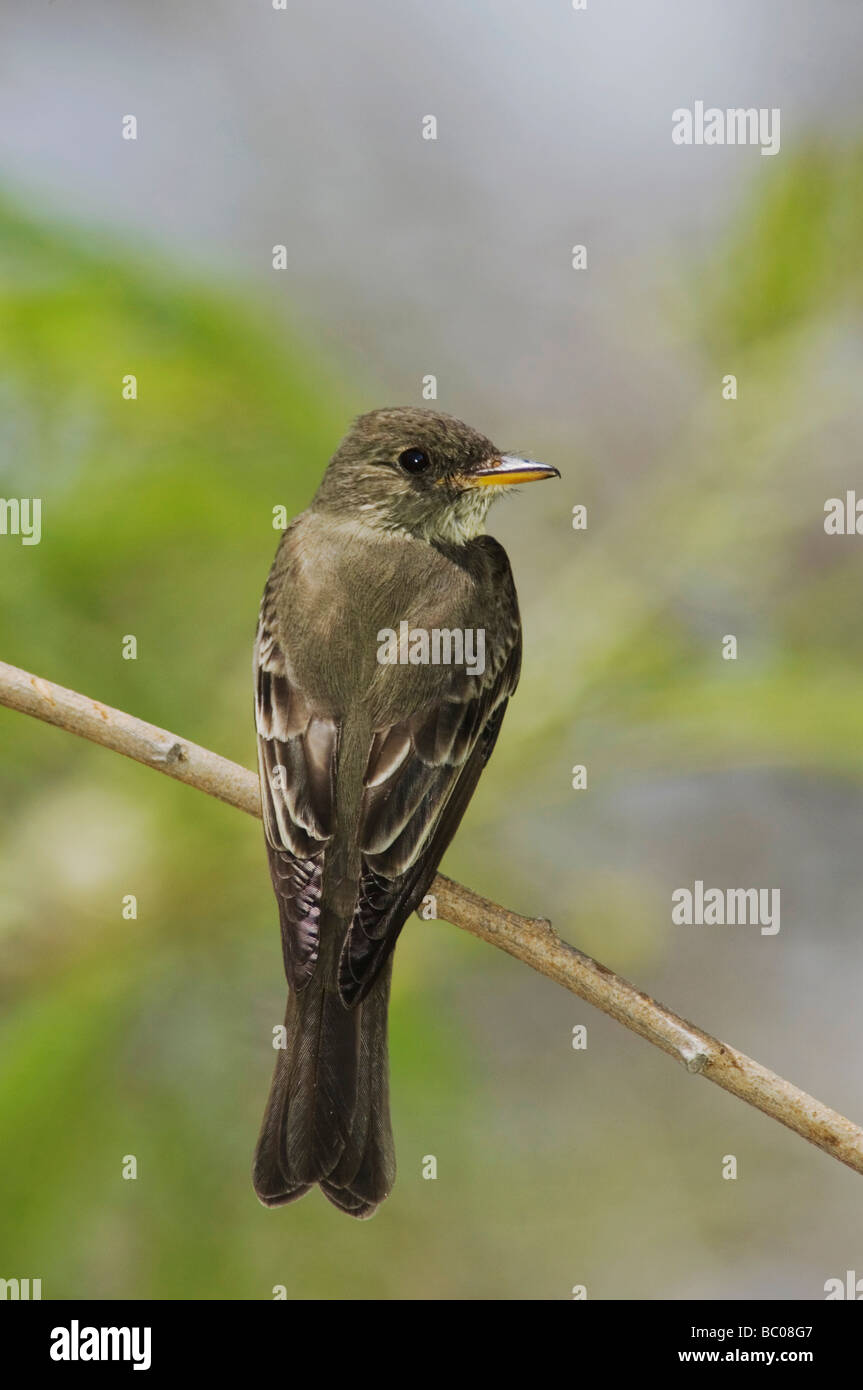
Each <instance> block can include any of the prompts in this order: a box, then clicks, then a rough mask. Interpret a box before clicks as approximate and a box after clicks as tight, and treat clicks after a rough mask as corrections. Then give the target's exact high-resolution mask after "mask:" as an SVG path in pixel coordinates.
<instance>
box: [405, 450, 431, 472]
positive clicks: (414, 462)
mask: <svg viewBox="0 0 863 1390" xmlns="http://www.w3.org/2000/svg"><path fill="white" fill-rule="evenodd" d="M430 462H431V460H430V459H429V456H428V454H427V453H426V452H425V451H424V450H423V449H405V451H404V453H403V454H399V463H400V465H401V467H402V468H403V469H404V470H405V472H406V473H424V472H425V470H426V469H427V468H428V466H429V463H430Z"/></svg>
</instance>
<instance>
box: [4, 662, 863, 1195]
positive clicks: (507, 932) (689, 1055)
mask: <svg viewBox="0 0 863 1390" xmlns="http://www.w3.org/2000/svg"><path fill="white" fill-rule="evenodd" d="M0 704H2V705H8V707H9V708H10V709H15V710H20V711H21V712H22V713H23V714H31V715H33V716H34V718H36V719H42V720H45V721H46V722H47V723H48V724H56V725H57V727H58V728H60V729H67V730H68V731H69V732H70V733H74V734H79V735H80V736H81V737H82V738H88V739H90V740H91V741H92V742H93V743H101V744H103V745H104V747H106V748H111V749H113V751H114V752H115V753H122V754H124V756H125V757H127V758H134V759H135V760H136V761H137V762H140V763H146V764H147V766H149V767H154V768H156V770H157V771H159V772H165V773H167V775H168V776H169V777H175V778H176V779H177V780H178V781H179V782H186V783H187V784H188V785H189V786H190V787H197V789H198V790H199V791H203V792H206V793H207V794H208V795H209V796H215V797H218V798H219V799H220V800H221V801H226V802H227V803H228V805H230V806H236V807H238V809H239V810H241V811H246V812H247V813H248V814H249V815H251V816H260V814H261V802H260V790H259V786H258V778H257V775H256V774H255V773H254V772H250V771H249V770H248V769H247V768H244V767H240V766H239V765H238V764H237V763H232V762H229V761H228V760H227V758H220V757H219V756H218V754H217V753H211V752H210V751H209V749H207V748H200V747H199V746H198V745H197V744H195V743H187V742H186V741H185V739H180V738H177V736H176V735H175V734H170V733H167V732H166V730H165V729H159V728H156V726H155V725H153V724H145V723H144V721H143V720H141V719H135V718H134V717H133V716H132V715H130V714H124V713H123V711H122V710H116V709H111V707H110V706H109V705H102V704H100V703H99V702H98V701H97V700H89V699H87V698H86V697H85V696H83V695H78V694H76V692H75V691H73V690H64V689H63V687H62V686H60V685H54V684H52V682H51V681H46V680H41V679H40V678H39V677H38V676H32V675H30V674H29V672H27V671H21V670H19V669H18V668H17V667H16V666H7V665H6V663H5V662H0ZM431 891H432V892H433V893H434V894H435V896H436V898H437V904H438V916H440V917H442V918H444V919H445V920H446V921H448V922H451V923H453V925H454V926H457V927H461V928H463V929H464V930H465V931H468V932H471V933H472V934H473V935H474V936H478V937H480V938H481V939H482V940H483V941H488V942H489V943H490V944H491V945H492V946H497V947H499V948H500V949H501V950H502V951H507V952H508V953H509V955H511V956H515V958H516V959H517V960H520V961H523V962H524V964H525V965H529V966H531V967H532V968H533V969H534V970H538V971H539V972H540V974H542V975H547V976H548V978H549V979H551V980H554V981H556V983H557V984H560V985H563V986H564V988H565V989H568V990H571V991H572V993H573V994H577V995H578V996H579V998H581V999H585V1000H586V1001H587V1002H588V1003H589V1004H593V1005H594V1006H595V1007H596V1008H597V1009H601V1010H602V1012H603V1013H606V1014H609V1015H610V1017H611V1018H614V1019H616V1020H617V1022H618V1023H622V1024H623V1025H624V1026H625V1027H626V1028H629V1029H630V1030H631V1031H632V1032H633V1033H638V1034H639V1036H640V1037H642V1038H646V1039H647V1041H648V1042H650V1043H653V1045H654V1047H658V1048H661V1049H662V1051H663V1052H667V1053H668V1055H669V1056H670V1057H674V1058H675V1059H676V1060H677V1061H679V1062H682V1063H683V1065H684V1066H685V1067H686V1068H687V1070H688V1071H691V1072H697V1073H698V1074H699V1075H701V1076H706V1077H707V1079H708V1081H714V1082H715V1083H716V1085H717V1086H721V1087H722V1088H723V1090H726V1091H730V1092H731V1094H732V1095H735V1096H737V1097H738V1098H739V1099H740V1100H744V1101H746V1102H747V1104H748V1105H754V1106H755V1107H756V1109H758V1110H762V1111H763V1112H764V1114H765V1115H771V1116H772V1117H773V1119H774V1120H778V1121H779V1122H780V1124H783V1125H786V1126H787V1128H788V1129H792V1130H794V1132H795V1133H796V1134H799V1135H801V1136H802V1138H804V1139H808V1140H809V1142H810V1143H811V1144H815V1145H817V1147H818V1148H819V1149H823V1150H824V1152H825V1153H828V1154H831V1155H832V1157H833V1158H837V1159H839V1161H840V1162H841V1163H846V1164H847V1165H848V1167H849V1168H853V1169H855V1171H856V1172H858V1173H863V1130H861V1129H860V1128H859V1126H857V1125H855V1124H853V1123H852V1122H851V1121H850V1120H848V1119H846V1118H845V1117H844V1115H840V1114H838V1113H837V1111H835V1110H831V1109H830V1108H829V1107H828V1106H826V1105H823V1104H822V1103H821V1101H820V1100H815V1099H814V1097H813V1096H809V1095H807V1094H806V1092H805V1091H801V1090H798V1088H797V1087H796V1086H792V1084H791V1082H790V1081H783V1079H782V1077H781V1076H777V1075H776V1074H775V1073H774V1072H772V1071H768V1069H767V1068H766V1067H762V1066H761V1064H760V1063H759V1062H755V1061H753V1059H752V1058H751V1057H747V1056H746V1055H745V1054H744V1053H742V1052H738V1051H737V1050H736V1048H733V1047H729V1046H728V1044H727V1043H723V1042H719V1041H718V1039H716V1038H713V1037H711V1036H710V1034H709V1033H704V1032H702V1030H701V1029H700V1028H696V1027H695V1025H694V1024H692V1023H687V1022H686V1020H685V1019H682V1018H678V1016H677V1014H673V1013H672V1012H671V1011H670V1010H669V1009H666V1008H665V1007H664V1006H663V1005H662V1004H658V1003H657V1002H656V1000H655V999H651V998H650V996H649V995H647V994H643V993H642V992H641V990H638V989H636V988H635V986H634V985H631V984H629V983H628V981H626V980H623V979H621V978H620V976H619V975H615V974H614V973H613V971H611V970H608V969H607V968H606V967H605V966H604V965H600V964H599V962H598V961H595V960H592V959H591V957H590V956H586V955H583V954H582V952H581V951H577V950H576V949H575V947H574V946H570V945H568V944H567V942H565V941H562V940H561V938H560V937H559V936H558V935H557V933H556V932H555V931H553V930H552V927H551V924H550V923H549V922H547V921H545V920H544V919H542V918H536V917H520V916H519V915H518V914H517V913H515V912H509V911H508V910H507V909H506V908H504V907H500V906H499V905H498V904H497V903H492V902H489V901H488V900H487V899H485V898H481V897H479V896H478V895H477V894H476V893H472V892H471V890H470V889H469V888H463V887H462V886H461V884H458V883H454V882H453V881H452V879H449V878H444V876H443V875H442V874H439V875H438V876H437V878H436V879H435V881H434V883H433V885H432V889H431Z"/></svg>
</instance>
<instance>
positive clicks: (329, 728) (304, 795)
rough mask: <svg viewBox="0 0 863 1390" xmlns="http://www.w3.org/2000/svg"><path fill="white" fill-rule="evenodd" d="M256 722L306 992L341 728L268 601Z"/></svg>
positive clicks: (297, 984)
mask: <svg viewBox="0 0 863 1390" xmlns="http://www.w3.org/2000/svg"><path fill="white" fill-rule="evenodd" d="M254 668H255V718H256V722H257V730H258V767H259V770H260V778H261V803H262V807H263V815H264V832H265V835H266V840H267V852H268V855H269V861H270V876H271V878H272V880H273V888H274V889H275V892H276V898H277V900H278V904H279V919H280V922H281V928H282V953H283V955H284V959H285V974H286V975H287V978H288V982H289V983H290V985H291V987H292V989H294V990H300V989H302V987H303V986H304V985H306V984H308V982H309V980H310V979H311V978H312V975H313V974H314V969H315V965H316V963H317V960H318V954H319V945H320V937H319V920H320V913H321V879H322V874H323V862H324V851H325V850H326V847H327V845H328V844H329V842H330V840H331V839H332V835H333V825H334V810H335V779H336V759H337V756H338V743H339V725H338V723H337V721H336V720H334V719H326V718H321V717H320V716H319V715H317V714H316V713H315V711H314V710H313V709H312V708H311V705H310V702H309V701H308V700H307V699H306V697H305V696H304V695H303V692H302V691H301V690H300V689H299V686H298V684H297V682H296V681H294V680H293V679H292V677H291V674H290V672H289V669H288V663H287V661H286V658H285V653H284V651H283V650H282V647H281V645H280V643H279V641H278V639H277V637H276V635H275V623H274V621H273V618H272V615H271V613H270V611H269V605H268V591H267V592H265V594H264V602H263V604H262V605H261V616H260V620H259V623H258V634H257V639H256V641H255V656H254Z"/></svg>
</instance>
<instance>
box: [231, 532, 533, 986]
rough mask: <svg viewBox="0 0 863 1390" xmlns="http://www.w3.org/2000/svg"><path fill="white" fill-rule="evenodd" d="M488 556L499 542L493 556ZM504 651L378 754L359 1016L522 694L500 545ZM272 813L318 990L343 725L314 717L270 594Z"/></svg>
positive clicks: (261, 641)
mask: <svg viewBox="0 0 863 1390" xmlns="http://www.w3.org/2000/svg"><path fill="white" fill-rule="evenodd" d="M488 544H489V547H491V546H492V544H494V543H492V542H490V541H489V542H488ZM494 552H495V559H496V564H495V569H496V570H497V580H498V583H497V586H496V592H495V595H494V599H495V602H496V605H497V612H498V614H505V615H506V617H505V620H504V621H500V620H498V621H497V622H496V623H495V633H496V640H495V644H494V650H493V651H491V652H489V651H487V652H486V656H487V659H488V664H487V666H486V669H485V671H484V673H483V674H481V675H474V676H472V675H468V674H467V673H466V672H465V670H464V669H463V668H461V667H453V668H452V669H451V671H450V673H449V681H448V682H447V683H445V685H444V687H443V690H442V693H439V694H438V696H437V697H436V698H435V700H434V701H433V702H430V703H428V704H426V705H425V706H423V707H422V708H420V709H419V710H416V709H415V710H414V711H412V712H411V713H410V714H409V715H406V716H405V717H404V718H402V719H398V718H394V719H393V720H392V722H391V723H389V725H388V726H387V727H386V728H382V729H380V730H378V731H377V732H376V733H375V734H374V736H373V738H372V743H371V748H370V750H369V755H368V761H367V765H366V771H365V776H364V789H363V795H362V802H361V806H360V814H359V817H358V847H359V849H360V851H361V862H362V870H361V877H360V883H359V889H358V895H357V902H356V907H355V910H354V914H353V918H352V920H351V922H350V925H349V926H348V928H347V931H346V934H345V939H344V943H343V945H342V949H341V956H340V960H339V968H338V987H339V992H340V994H341V996H342V999H343V1001H344V1002H345V1004H347V1005H353V1004H357V1003H359V1001H360V1000H361V999H363V998H364V997H365V995H366V994H367V993H368V991H369V990H370V989H371V987H372V985H373V984H374V981H375V980H376V979H377V977H378V974H379V972H380V970H381V968H382V966H383V964H384V962H385V961H386V959H387V957H388V955H389V953H390V951H391V950H392V948H393V946H394V945H395V942H396V938H397V937H398V934H399V932H400V930H401V928H402V925H403V924H404V921H405V919H406V918H407V917H408V916H409V915H410V913H411V912H413V911H414V909H415V908H416V907H417V906H418V905H419V903H420V902H421V900H422V898H423V896H424V894H425V893H426V891H427V890H428V887H429V885H430V883H431V881H432V879H433V878H434V875H435V873H436V872H437V866H438V864H439V862H440V860H441V858H442V856H443V854H444V852H445V850H446V848H447V846H448V845H449V842H450V840H451V839H452V837H453V835H454V834H455V832H456V829H457V828H458V825H459V822H460V821H461V818H462V816H463V815H464V812H465V810H466V808H467V805H468V802H469V801H470V798H471V796H472V795H473V792H474V789H475V787H476V784H477V782H478V780H479V776H480V773H481V772H482V769H483V767H484V766H485V764H486V762H487V761H488V758H489V756H490V755H491V751H492V748H493V747H494V744H495V740H496V739H497V735H498V731H499V729H500V725H501V721H502V719H503V715H504V711H505V709H506V704H507V701H508V699H509V697H510V695H511V694H512V693H513V691H514V690H515V687H516V684H517V683H518V676H519V669H520V664H521V626H520V621H519V616H518V605H517V601H516V597H515V589H514V585H513V582H512V575H511V572H510V569H509V563H508V561H507V560H506V556H505V554H504V552H503V550H502V548H501V547H499V546H497V545H496V544H495V545H494ZM255 676H256V701H255V705H256V718H257V730H258V761H259V767H260V777H261V800H262V805H263V817H264V830H265V834H266V840H267V847H268V854H269V861H270V875H271V877H272V880H273V887H274V889H275V892H276V897H277V899H278V903H279V916H280V922H281V929H282V951H283V955H284V961H285V973H286V975H287V978H288V982H289V983H290V985H291V987H292V988H293V989H294V990H301V989H302V988H303V986H304V985H306V984H308V982H309V981H310V980H311V978H312V976H313V974H314V970H315V965H316V964H317V961H318V957H319V948H320V934H319V922H320V915H321V889H322V878H323V868H324V860H325V857H326V851H327V848H328V846H329V844H330V842H331V841H332V838H333V833H334V829H335V787H336V770H337V760H338V752H339V736H340V723H339V721H338V720H337V719H334V718H330V717H327V718H324V717H321V716H320V713H319V712H316V711H315V709H314V708H313V706H312V703H311V702H310V701H309V700H308V698H307V697H306V696H305V695H304V694H303V691H302V690H301V689H300V688H299V685H298V683H297V681H296V680H295V679H294V677H293V676H292V674H291V671H290V664H289V662H288V660H287V659H286V655H285V652H284V650H283V649H282V646H281V644H280V642H279V640H278V638H277V636H276V623H275V621H274V618H273V616H272V615H271V613H270V611H269V604H268V595H267V593H266V592H265V595H264V602H263V604H262V607H261V616H260V621H259V625H258V635H257V640H256V643H255Z"/></svg>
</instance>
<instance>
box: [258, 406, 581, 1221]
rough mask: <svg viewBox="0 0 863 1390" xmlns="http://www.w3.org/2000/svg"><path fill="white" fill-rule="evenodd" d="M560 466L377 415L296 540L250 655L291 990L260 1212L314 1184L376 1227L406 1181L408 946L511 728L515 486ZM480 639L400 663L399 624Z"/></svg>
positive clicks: (339, 459)
mask: <svg viewBox="0 0 863 1390" xmlns="http://www.w3.org/2000/svg"><path fill="white" fill-rule="evenodd" d="M554 473H556V470H555V469H551V468H548V467H546V466H545V465H542V464H535V463H533V462H532V461H530V460H522V459H517V458H514V457H512V456H510V455H504V454H501V453H500V451H499V450H497V449H496V448H495V447H494V445H492V444H491V443H490V441H489V440H487V439H485V438H484V437H483V436H482V435H480V434H478V433H477V432H476V431H474V430H472V429H470V428H469V427H468V426H466V425H463V424H462V423H461V422H460V421H458V420H453V419H451V418H450V417H448V416H445V415H440V414H436V413H433V412H430V411H425V410H416V409H390V410H381V411H375V412H372V413H371V414H369V415H364V416H361V417H360V419H359V420H358V421H357V422H356V424H355V425H354V427H353V429H352V430H351V431H350V432H349V433H348V435H347V436H346V437H345V439H344V440H343V442H342V444H341V445H340V447H339V449H338V450H337V452H336V454H335V455H334V456H333V459H332V460H331V462H330V464H329V467H328V468H327V471H326V473H325V475H324V478H323V481H322V482H321V485H320V487H319V489H318V492H317V494H316V496H315V498H314V500H313V502H312V504H311V506H310V507H309V508H308V510H307V511H305V512H303V513H302V514H301V515H300V516H298V517H297V518H296V519H295V520H294V521H293V522H292V523H291V525H290V526H289V527H288V529H287V530H286V531H285V533H284V536H283V538H282V541H281V544H280V546H279V549H278V552H277V555H276V558H275V561H274V563H273V567H272V570H271V572H270V576H269V579H268V580H267V585H266V588H265V590H264V596H263V600H262V603H261V612H260V620H259V625H258V635H257V640H256V643H255V658H254V662H255V681H256V718H257V731H258V750H259V764H260V772H261V790H262V800H263V807H264V830H265V835H266V842H267V851H268V856H269V863H270V874H271V877H272V881H273V887H274V890H275V893H276V899H277V902H278V906H279V917H280V922H281V931H282V948H283V956H284V965H285V973H286V976H287V980H288V986H289V995H288V1005H287V1013H286V1020H285V1022H286V1030H287V1047H286V1048H285V1049H283V1050H281V1051H280V1052H279V1054H278V1060H277V1063H276V1068H275V1073H274V1076H273V1082H272V1086H271V1090H270V1097H269V1101H268V1104H267V1110H266V1113H265V1116H264V1121H263V1125H262V1128H261V1133H260V1137H259V1140H258V1147H257V1152H256V1155H255V1166H254V1183H255V1189H256V1191H257V1194H258V1196H259V1198H260V1199H261V1201H262V1202H264V1203H265V1204H267V1205H269V1206H277V1205H280V1204H282V1203H284V1202H289V1201H292V1200H294V1199H295V1198H296V1197H299V1196H301V1195H302V1194H303V1193H304V1192H306V1191H307V1190H308V1189H309V1188H310V1187H311V1186H313V1185H314V1184H319V1185H320V1187H321V1188H322V1190H323V1192H324V1193H325V1195H326V1196H327V1197H328V1198H329V1200H330V1201H331V1202H333V1203H334V1204H335V1205H336V1206H337V1207H340V1208H341V1209H342V1210H344V1211H347V1212H350V1213H351V1214H352V1215H354V1216H358V1217H364V1216H369V1215H371V1214H372V1213H373V1212H374V1210H375V1208H376V1207H377V1206H378V1205H379V1203H380V1202H382V1201H383V1199H384V1198H385V1197H386V1196H387V1195H388V1193H389V1192H390V1190H391V1188H392V1184H393V1182H394V1179H395V1155H394V1151H393V1140H392V1131H391V1127H390V1116H389V1078H388V1071H389V1069H388V1059H387V1004H388V998H389V988H390V977H391V973H392V950H393V946H394V945H395V942H396V939H397V937H398V934H399V932H400V930H401V928H402V926H403V924H404V922H405V920H406V918H407V917H408V916H409V915H410V913H411V912H413V911H414V910H415V909H416V907H417V906H418V905H419V904H420V902H421V901H422V898H423V897H424V895H425V893H426V892H427V890H428V888H429V885H430V883H431V881H432V879H433V878H434V875H435V873H436V871H437V866H438V864H439V862H440V859H441V857H442V855H443V853H444V851H445V850H446V848H447V845H448V844H449V842H450V840H451V839H452V836H453V835H454V833H455V831H456V829H457V827H458V824H459V822H460V820H461V817H462V815H463V814H464V811H465V808H466V807H467V804H468V802H469V800H470V798H471V795H472V794H473V791H474V788H475V786H476V783H477V780H478V778H479V775H480V773H481V771H482V769H483V767H484V766H485V763H486V762H487V760H488V757H489V755H490V753H491V750H492V748H493V747H494V743H495V740H496V738H497V734H498V730H499V728H500V723H501V720H502V718H503V714H504V710H505V709H506V704H507V701H508V699H509V697H510V695H511V694H512V693H513V691H514V690H515V687H516V684H517V681H518V674H519V666H520V660H521V628H520V622H519V614H518V603H517V599H516V594H515V587H514V584H513V580H512V574H511V571H510V567H509V562H508V560H507V558H506V554H505V552H504V550H503V548H502V547H501V546H500V545H499V544H498V543H497V542H496V541H494V540H492V539H491V537H489V536H486V535H484V534H483V524H484V521H485V515H486V512H487V510H488V506H489V503H490V501H491V499H492V498H493V497H494V496H496V495H497V492H498V489H499V488H501V487H503V486H504V485H505V484H506V483H508V482H509V481H510V480H516V481H519V482H521V481H530V480H531V479H532V478H534V477H535V478H541V477H548V476H552V475H553V474H554ZM405 621H406V622H407V623H408V625H409V629H410V630H411V631H415V630H417V629H421V630H424V631H426V632H432V631H434V630H446V631H447V632H452V631H456V630H458V631H461V632H464V631H465V630H467V631H468V632H472V633H476V632H477V631H479V630H482V632H483V634H484V663H483V669H482V671H479V670H478V669H476V665H477V663H475V664H474V667H471V666H470V665H469V663H468V662H467V661H465V660H463V661H461V662H460V663H459V664H454V663H453V664H447V663H445V662H443V661H442V662H440V663H439V664H432V663H429V664H412V663H410V662H408V663H406V664H392V663H387V662H382V661H381V660H380V659H379V657H380V651H381V641H380V634H381V632H382V631H386V630H388V629H389V630H393V631H398V630H399V626H400V624H401V623H403V622H405Z"/></svg>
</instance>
